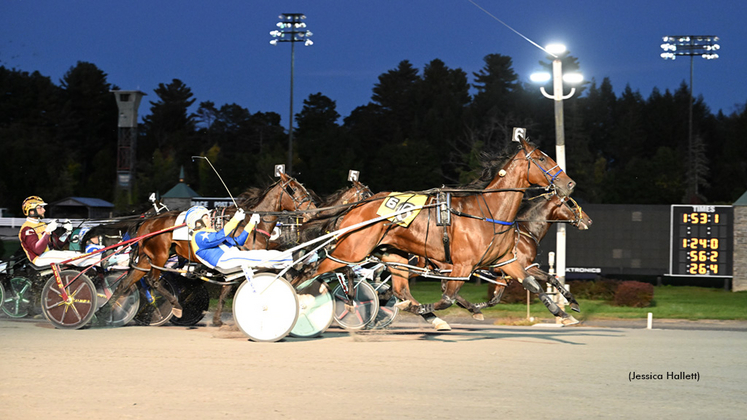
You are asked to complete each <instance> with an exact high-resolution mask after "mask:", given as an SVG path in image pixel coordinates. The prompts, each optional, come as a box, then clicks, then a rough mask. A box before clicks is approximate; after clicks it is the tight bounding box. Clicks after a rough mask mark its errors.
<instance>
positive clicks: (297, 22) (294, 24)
mask: <svg viewBox="0 0 747 420" xmlns="http://www.w3.org/2000/svg"><path fill="white" fill-rule="evenodd" d="M278 18H279V19H280V22H278V23H277V24H276V26H277V27H278V28H280V29H279V30H278V29H276V30H274V31H271V32H270V35H272V37H273V39H272V41H270V44H271V45H277V44H278V42H290V43H291V75H290V121H289V122H288V162H287V164H286V165H287V167H288V170H287V172H286V173H288V174H292V173H293V74H294V72H295V65H296V63H295V62H296V42H303V44H304V45H305V46H307V47H308V46H310V45H313V44H314V43H313V42H312V41H311V40H310V39H309V37H311V35H313V34H312V33H311V31H309V30H307V29H306V23H304V22H303V20H305V19H306V15H304V14H303V13H282V14H280V16H278Z"/></svg>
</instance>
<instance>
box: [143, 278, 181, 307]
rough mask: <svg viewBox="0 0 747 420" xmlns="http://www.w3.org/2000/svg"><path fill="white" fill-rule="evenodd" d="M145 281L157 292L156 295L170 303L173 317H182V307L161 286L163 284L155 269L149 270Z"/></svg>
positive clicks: (174, 297) (175, 298)
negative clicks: (158, 294)
mask: <svg viewBox="0 0 747 420" xmlns="http://www.w3.org/2000/svg"><path fill="white" fill-rule="evenodd" d="M156 276H157V277H156ZM146 279H147V280H146V281H147V282H148V284H150V285H151V286H152V287H153V288H155V289H156V290H157V291H158V293H160V294H161V295H162V296H163V297H165V298H166V300H168V301H169V303H171V305H172V309H171V313H173V314H174V316H175V317H177V318H181V317H182V305H180V304H179V299H177V297H176V296H174V295H172V294H171V293H170V292H169V291H168V290H167V289H166V288H165V287H164V286H163V282H162V281H161V271H160V270H157V269H155V268H153V269H151V272H150V274H149V275H148V277H146ZM154 279H155V280H154ZM164 281H165V280H164Z"/></svg>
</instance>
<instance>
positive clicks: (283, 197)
mask: <svg viewBox="0 0 747 420" xmlns="http://www.w3.org/2000/svg"><path fill="white" fill-rule="evenodd" d="M276 185H277V186H278V187H279V196H278V207H279V210H286V211H304V210H313V209H315V208H316V205H315V204H314V200H313V199H312V198H311V193H309V191H307V190H306V188H305V187H304V186H303V184H301V183H300V182H298V181H297V180H296V179H295V178H293V177H291V176H289V175H287V174H286V173H284V172H281V173H280V181H278V183H277V184H276ZM310 217H311V214H310V213H306V214H304V216H303V220H304V221H306V220H308V219H309V218H310Z"/></svg>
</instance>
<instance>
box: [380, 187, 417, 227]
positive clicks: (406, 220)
mask: <svg viewBox="0 0 747 420" xmlns="http://www.w3.org/2000/svg"><path fill="white" fill-rule="evenodd" d="M427 199H428V196H427V195H422V194H411V193H397V192H393V193H390V194H389V195H388V196H387V197H386V198H385V199H384V202H383V203H381V206H380V207H379V210H377V211H376V214H378V215H379V216H389V215H390V214H394V213H398V214H394V215H393V216H391V217H387V219H389V221H391V222H394V223H396V224H398V225H400V226H402V227H408V226H410V223H412V221H413V220H414V219H415V217H417V215H418V214H419V213H420V209H421V208H422V207H423V205H424V204H425V201H426V200H427ZM408 209H411V210H409V211H407V210H408Z"/></svg>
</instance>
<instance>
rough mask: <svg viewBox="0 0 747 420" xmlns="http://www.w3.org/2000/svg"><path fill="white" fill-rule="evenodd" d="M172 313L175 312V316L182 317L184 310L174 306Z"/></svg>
mask: <svg viewBox="0 0 747 420" xmlns="http://www.w3.org/2000/svg"><path fill="white" fill-rule="evenodd" d="M171 313H172V314H174V316H175V317H177V318H181V317H182V310H181V309H177V308H172V309H171Z"/></svg>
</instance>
